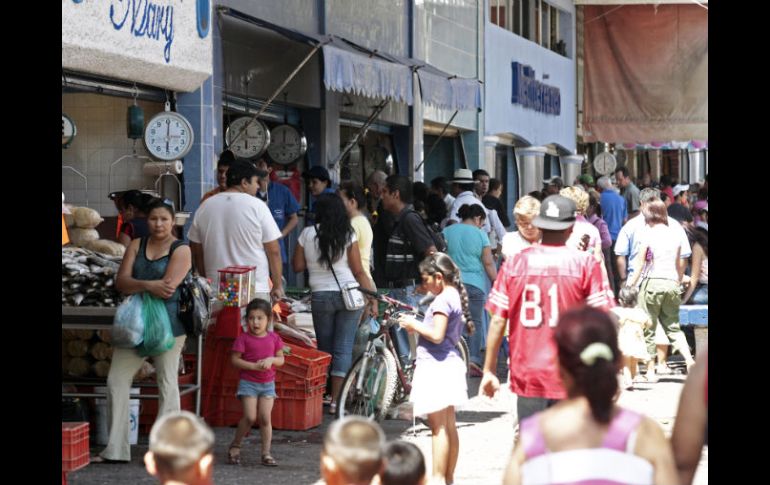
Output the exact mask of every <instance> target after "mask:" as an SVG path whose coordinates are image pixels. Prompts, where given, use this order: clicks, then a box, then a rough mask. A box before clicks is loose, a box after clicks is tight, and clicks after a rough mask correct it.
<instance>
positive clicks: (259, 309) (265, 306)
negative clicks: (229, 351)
mask: <svg viewBox="0 0 770 485" xmlns="http://www.w3.org/2000/svg"><path fill="white" fill-rule="evenodd" d="M272 315H273V309H272V307H271V306H270V303H269V302H267V301H265V300H262V299H260V298H254V299H253V300H251V301H250V302H249V304H248V305H247V306H246V317H245V318H246V330H248V331H249V333H251V334H254V335H264V334H265V333H267V330H268V326H269V325H270V322H271V321H272Z"/></svg>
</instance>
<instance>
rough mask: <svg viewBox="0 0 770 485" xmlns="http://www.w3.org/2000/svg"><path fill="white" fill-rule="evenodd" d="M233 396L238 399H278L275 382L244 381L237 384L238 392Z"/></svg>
mask: <svg viewBox="0 0 770 485" xmlns="http://www.w3.org/2000/svg"><path fill="white" fill-rule="evenodd" d="M235 395H236V396H238V397H241V396H246V397H278V396H277V394H276V393H275V381H272V382H252V381H247V380H245V379H241V380H240V381H239V382H238V391H237V392H236V393H235Z"/></svg>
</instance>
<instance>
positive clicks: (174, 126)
mask: <svg viewBox="0 0 770 485" xmlns="http://www.w3.org/2000/svg"><path fill="white" fill-rule="evenodd" d="M193 140H194V136H193V130H192V125H190V122H189V121H187V118H185V117H184V116H182V115H180V114H179V113H175V112H173V111H164V112H163V113H159V114H157V115H155V116H154V117H153V118H152V119H151V120H150V122H149V123H147V127H146V128H145V129H144V144H145V145H146V146H147V150H149V152H150V155H152V156H153V157H155V158H158V159H160V160H179V159H180V158H182V157H184V156H185V155H187V153H188V152H189V151H190V149H191V148H192V145H193Z"/></svg>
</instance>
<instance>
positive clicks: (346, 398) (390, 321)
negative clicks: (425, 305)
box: [337, 288, 470, 421]
mask: <svg viewBox="0 0 770 485" xmlns="http://www.w3.org/2000/svg"><path fill="white" fill-rule="evenodd" d="M359 289H360V290H361V291H362V292H363V293H365V294H367V295H370V296H373V297H374V298H376V299H377V300H378V301H381V302H383V303H386V304H387V307H386V309H385V311H384V312H383V317H382V320H381V322H380V328H379V330H378V331H377V333H374V334H370V335H369V341H368V342H367V344H366V349H365V350H364V352H363V354H362V355H361V357H359V358H358V359H357V360H356V361H355V362H354V363H353V365H352V366H351V368H350V370H349V371H348V373H347V375H345V379H344V380H343V381H342V388H341V389H340V395H339V396H338V399H337V403H339V404H338V406H337V417H338V418H342V417H344V416H346V415H349V414H355V415H358V416H365V417H367V418H369V419H373V420H375V421H382V420H383V419H384V418H385V416H386V415H387V413H388V411H389V410H390V409H391V407H393V406H394V405H397V404H400V403H402V402H404V401H406V400H407V399H408V398H409V393H410V392H411V390H412V384H411V383H412V375H413V372H414V365H413V364H412V365H409V366H407V367H406V368H404V366H403V365H402V364H401V361H400V359H399V358H398V352H397V351H396V348H395V345H394V343H393V340H392V339H391V337H390V329H391V328H397V327H398V319H399V317H400V316H401V315H412V316H415V317H416V318H418V319H422V317H423V316H424V315H423V314H422V313H421V312H420V311H419V310H418V309H417V308H415V307H413V306H411V305H407V304H406V303H403V302H401V301H399V300H396V299H394V298H391V297H389V296H386V295H380V294H378V293H375V292H372V291H369V290H366V289H364V288H359ZM457 347H458V350H459V351H460V356H461V357H462V358H463V360H464V361H465V366H466V375H467V371H468V369H469V367H468V366H469V365H470V363H469V361H468V357H469V355H470V352H469V350H468V344H467V343H466V342H465V339H464V338H463V337H460V340H459V341H458V342H457Z"/></svg>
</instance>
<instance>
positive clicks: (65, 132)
mask: <svg viewBox="0 0 770 485" xmlns="http://www.w3.org/2000/svg"><path fill="white" fill-rule="evenodd" d="M77 134H78V128H77V126H75V122H74V121H72V118H70V117H69V116H67V115H65V114H64V113H62V114H61V147H62V148H68V147H69V146H70V145H71V144H72V141H73V140H74V139H75V135H77Z"/></svg>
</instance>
